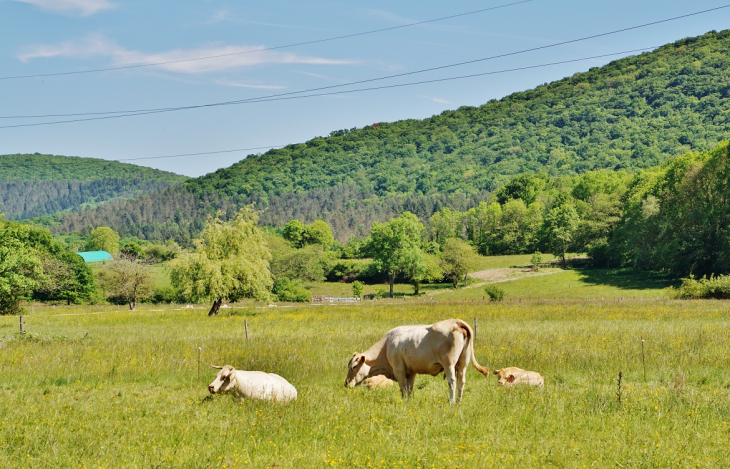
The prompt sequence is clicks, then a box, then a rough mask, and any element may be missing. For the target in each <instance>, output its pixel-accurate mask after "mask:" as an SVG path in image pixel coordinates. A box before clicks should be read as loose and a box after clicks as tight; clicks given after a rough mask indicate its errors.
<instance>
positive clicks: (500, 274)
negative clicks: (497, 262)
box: [429, 267, 567, 295]
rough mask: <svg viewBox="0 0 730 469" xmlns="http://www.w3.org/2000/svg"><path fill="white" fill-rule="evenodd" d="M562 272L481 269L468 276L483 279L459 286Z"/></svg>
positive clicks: (550, 270) (556, 270)
mask: <svg viewBox="0 0 730 469" xmlns="http://www.w3.org/2000/svg"><path fill="white" fill-rule="evenodd" d="M563 272H567V270H562V269H549V270H548V271H543V272H535V271H534V270H532V269H521V268H511V267H507V268H502V269H488V270H482V271H479V272H473V273H471V274H469V277H473V278H476V279H479V280H484V281H483V282H479V283H475V284H472V285H468V286H466V287H463V288H461V290H466V289H469V288H480V287H483V286H484V285H488V284H490V283H502V282H513V281H515V280H522V279H523V278H530V277H542V276H543V275H553V274H560V273H563ZM450 291H454V290H453V289H451V288H449V289H446V290H438V291H434V292H433V293H432V294H434V295H435V294H439V293H446V292H450ZM429 294H431V293H429Z"/></svg>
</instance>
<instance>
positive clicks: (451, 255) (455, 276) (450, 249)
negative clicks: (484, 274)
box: [441, 238, 476, 288]
mask: <svg viewBox="0 0 730 469" xmlns="http://www.w3.org/2000/svg"><path fill="white" fill-rule="evenodd" d="M441 265H442V268H443V271H444V276H445V277H446V278H448V279H449V280H450V281H451V284H452V285H453V286H454V288H457V287H458V286H459V280H461V279H464V280H466V276H467V274H468V273H469V272H471V271H472V270H473V269H474V266H475V265H476V252H475V251H474V248H473V247H472V246H471V245H469V244H468V243H467V242H465V241H464V240H462V239H459V238H450V239H448V240H447V241H446V243H445V244H444V247H443V250H442V252H441Z"/></svg>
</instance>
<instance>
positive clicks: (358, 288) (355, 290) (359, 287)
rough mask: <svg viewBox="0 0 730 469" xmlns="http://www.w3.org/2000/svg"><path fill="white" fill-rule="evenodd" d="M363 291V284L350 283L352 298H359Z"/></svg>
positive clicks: (356, 281) (357, 281)
mask: <svg viewBox="0 0 730 469" xmlns="http://www.w3.org/2000/svg"><path fill="white" fill-rule="evenodd" d="M364 289H365V284H364V283H362V282H361V281H359V280H355V281H354V282H352V296H354V297H357V298H360V297H361V296H362V291H363V290H364Z"/></svg>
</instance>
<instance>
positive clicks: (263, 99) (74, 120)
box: [0, 46, 656, 129]
mask: <svg viewBox="0 0 730 469" xmlns="http://www.w3.org/2000/svg"><path fill="white" fill-rule="evenodd" d="M655 48H656V46H653V47H644V48H640V49H633V50H629V51H623V52H614V53H610V54H601V55H594V56H591V57H583V58H580V59H569V60H561V61H558V62H549V63H545V64H539V65H527V66H524V67H517V68H509V69H504V70H496V71H491V72H481V73H472V74H469V75H459V76H455V77H447V78H435V79H431V80H422V81H412V82H408V83H398V84H393V85H383V86H372V87H368V88H358V89H354V90H342V91H330V92H326V93H316V94H306V95H297V96H281V97H271V98H261V99H256V100H250V101H244V102H237V103H226V104H219V106H223V105H232V104H256V103H266V102H272V101H288V100H292V99H303V98H314V97H322V96H334V95H342V94H349V93H359V92H363V91H375V90H385V89H392V88H402V87H406V86H415V85H424V84H428V83H440V82H445V81H454V80H462V79H466V78H474V77H481V76H487V75H497V74H501V73H508V72H517V71H522V70H531V69H535V68H543V67H550V66H554V65H562V64H568V63H574V62H581V61H585V60H593V59H599V58H603V57H611V56H615V55H622V54H630V53H634V52H641V51H646V50H651V49H655ZM210 106H211V105H201V106H191V107H189V108H186V109H196V108H199V107H210ZM177 110H181V109H177ZM163 112H168V111H166V110H156V111H142V112H138V113H132V114H122V115H114V116H104V117H88V118H85V119H69V120H64V121H55V122H37V123H31V124H15V125H5V126H0V129H10V128H18V127H35V126H41V125H53V124H68V123H72V122H88V121H96V120H105V119H118V118H122V117H132V116H140V115H147V114H159V113H163Z"/></svg>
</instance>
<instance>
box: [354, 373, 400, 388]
mask: <svg viewBox="0 0 730 469" xmlns="http://www.w3.org/2000/svg"><path fill="white" fill-rule="evenodd" d="M393 384H395V381H393V380H392V379H390V378H388V377H386V376H383V375H377V376H371V377H369V378H365V379H364V380H363V381H361V382H360V383H358V384H357V385H356V386H364V387H366V388H368V389H376V388H387V387H388V386H393Z"/></svg>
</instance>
